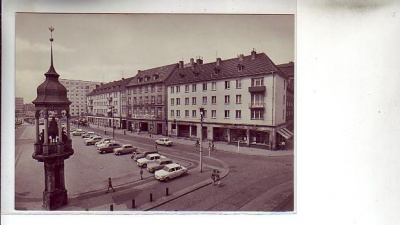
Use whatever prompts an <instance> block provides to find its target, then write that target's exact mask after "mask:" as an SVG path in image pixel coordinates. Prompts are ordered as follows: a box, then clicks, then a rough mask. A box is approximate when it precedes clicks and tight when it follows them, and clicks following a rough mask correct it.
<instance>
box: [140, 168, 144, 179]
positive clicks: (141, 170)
mask: <svg viewBox="0 0 400 225" xmlns="http://www.w3.org/2000/svg"><path fill="white" fill-rule="evenodd" d="M140 179H141V180H143V168H142V167H140Z"/></svg>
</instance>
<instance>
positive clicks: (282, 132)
mask: <svg viewBox="0 0 400 225" xmlns="http://www.w3.org/2000/svg"><path fill="white" fill-rule="evenodd" d="M277 132H278V134H280V135H282V136H283V137H284V138H286V139H290V138H291V137H293V135H294V134H293V133H292V132H291V131H290V130H288V129H286V128H282V129H280V130H278V131H277Z"/></svg>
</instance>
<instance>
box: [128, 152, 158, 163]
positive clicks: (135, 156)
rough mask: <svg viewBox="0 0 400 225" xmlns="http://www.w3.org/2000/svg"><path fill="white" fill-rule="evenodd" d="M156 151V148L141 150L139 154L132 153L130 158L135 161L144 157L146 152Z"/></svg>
mask: <svg viewBox="0 0 400 225" xmlns="http://www.w3.org/2000/svg"><path fill="white" fill-rule="evenodd" d="M153 153H158V151H157V150H149V151H142V152H140V153H139V154H136V155H132V156H131V159H134V160H135V161H137V160H138V159H141V158H145V157H146V156H147V155H148V154H153Z"/></svg>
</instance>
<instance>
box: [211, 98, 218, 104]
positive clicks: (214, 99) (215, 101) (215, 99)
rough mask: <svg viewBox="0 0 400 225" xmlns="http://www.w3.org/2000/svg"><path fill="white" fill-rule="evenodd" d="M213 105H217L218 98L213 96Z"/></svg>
mask: <svg viewBox="0 0 400 225" xmlns="http://www.w3.org/2000/svg"><path fill="white" fill-rule="evenodd" d="M211 104H213V105H215V104H217V96H211Z"/></svg>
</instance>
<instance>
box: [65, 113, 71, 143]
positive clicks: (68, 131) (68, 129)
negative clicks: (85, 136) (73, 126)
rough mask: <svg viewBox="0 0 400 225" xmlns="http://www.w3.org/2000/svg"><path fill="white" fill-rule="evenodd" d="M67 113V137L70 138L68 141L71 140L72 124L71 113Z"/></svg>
mask: <svg viewBox="0 0 400 225" xmlns="http://www.w3.org/2000/svg"><path fill="white" fill-rule="evenodd" d="M66 112H67V113H66V117H67V137H68V140H69V139H71V134H70V132H71V131H70V127H69V126H70V124H69V112H68V111H66Z"/></svg>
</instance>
